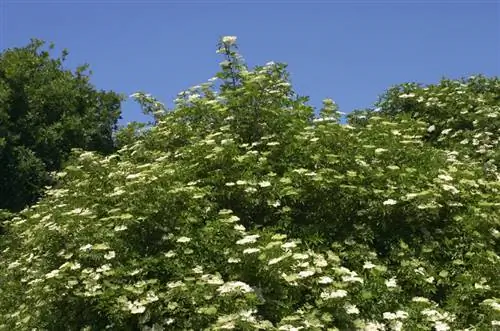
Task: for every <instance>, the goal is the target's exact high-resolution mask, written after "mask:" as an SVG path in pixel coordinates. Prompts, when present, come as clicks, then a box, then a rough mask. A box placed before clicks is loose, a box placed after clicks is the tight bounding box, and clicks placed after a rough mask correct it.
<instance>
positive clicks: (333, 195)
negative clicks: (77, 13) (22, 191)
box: [0, 37, 500, 330]
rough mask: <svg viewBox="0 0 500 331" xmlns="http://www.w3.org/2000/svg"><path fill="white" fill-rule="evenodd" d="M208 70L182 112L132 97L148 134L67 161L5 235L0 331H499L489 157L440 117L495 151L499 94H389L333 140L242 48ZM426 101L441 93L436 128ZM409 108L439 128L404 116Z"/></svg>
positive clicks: (495, 211)
mask: <svg viewBox="0 0 500 331" xmlns="http://www.w3.org/2000/svg"><path fill="white" fill-rule="evenodd" d="M219 52H220V53H221V54H222V55H223V56H224V57H225V60H224V62H222V63H221V67H222V70H221V72H220V73H218V74H217V76H216V77H215V78H214V79H210V80H209V82H208V83H204V84H201V85H199V86H196V87H193V88H192V89H190V90H188V91H186V92H183V93H181V94H180V95H179V97H178V98H177V99H176V105H175V108H174V109H173V110H170V111H168V110H166V109H164V108H163V106H162V105H161V104H160V103H159V102H158V101H157V100H155V99H154V98H153V97H151V96H149V95H146V94H143V93H138V94H135V95H134V97H135V98H136V99H138V101H139V102H140V103H141V104H142V105H143V106H144V107H145V109H147V111H148V112H151V113H153V114H154V115H155V116H156V121H157V124H156V125H155V126H153V127H152V128H151V129H150V130H149V131H147V132H145V133H143V134H142V135H141V136H140V137H138V138H136V139H135V140H131V143H130V144H128V145H126V146H124V147H122V148H121V149H120V150H119V151H117V152H116V153H114V154H112V155H110V156H100V155H98V154H97V153H93V152H88V151H81V150H80V151H78V150H75V151H74V158H73V160H72V162H71V163H70V165H69V166H67V167H66V168H65V169H64V170H63V171H61V172H59V173H58V177H59V178H60V180H61V185H60V187H58V188H52V189H49V190H47V191H46V193H45V194H46V197H45V198H44V199H42V200H41V201H40V202H38V203H37V204H36V205H34V206H33V207H32V208H30V209H27V210H24V211H23V212H21V213H19V215H17V216H16V217H14V218H13V219H11V220H10V221H9V222H8V228H7V230H8V234H7V236H6V237H7V239H8V241H7V242H6V243H5V248H4V249H3V252H2V255H1V258H2V260H3V261H4V263H3V264H2V265H1V266H0V269H1V270H0V283H1V284H2V286H1V289H0V321H1V323H0V324H1V325H0V328H3V329H5V330H13V329H15V330H31V329H33V328H35V329H38V330H59V329H64V330H103V329H111V330H227V329H234V330H259V329H260V330H301V329H302V330H383V329H387V330H449V329H453V330H459V329H462V330H466V329H467V330H473V329H477V330H490V329H491V328H492V325H498V323H500V322H498V321H499V320H500V308H499V307H500V301H499V299H500V291H499V289H500V287H499V286H500V278H499V277H498V274H499V270H500V257H499V256H498V252H499V239H500V233H499V231H498V227H499V220H500V218H499V207H500V201H499V198H498V196H499V195H498V193H499V192H498V190H499V188H500V180H499V173H498V171H497V170H495V169H494V168H493V166H491V167H490V168H488V172H487V173H486V172H485V169H484V167H483V164H484V163H488V162H489V160H486V159H484V157H489V156H490V155H491V156H492V157H493V156H494V155H495V154H494V153H495V152H494V148H493V147H492V148H489V147H487V146H485V147H484V148H485V149H487V150H491V151H492V152H491V154H488V153H489V152H488V153H479V156H478V157H477V158H476V154H475V153H472V149H470V150H466V149H460V148H458V147H460V146H469V145H466V144H460V143H458V144H456V143H454V140H452V139H451V134H450V135H447V134H445V133H443V132H444V131H445V130H447V129H448V127H447V126H446V123H447V119H446V116H445V115H440V114H438V112H440V111H441V110H443V109H446V110H447V111H449V112H450V113H451V114H455V113H453V112H452V109H455V111H456V112H457V113H460V112H461V111H462V109H469V112H470V114H469V115H468V116H470V119H471V120H472V122H474V121H475V120H476V119H477V120H478V121H479V122H478V124H477V125H476V126H475V130H476V131H475V133H474V134H479V133H480V132H481V133H482V135H481V136H480V137H476V139H477V140H478V141H480V143H479V144H478V145H474V143H472V145H473V146H475V147H474V148H478V149H479V148H482V147H481V146H483V144H487V145H492V144H497V143H498V120H499V119H498V117H494V116H490V115H491V114H495V112H497V111H498V98H497V99H496V101H495V102H496V103H493V102H492V100H493V99H494V97H493V96H492V97H491V98H490V99H487V98H486V95H484V96H483V93H486V94H487V93H489V92H484V90H482V89H481V88H479V87H480V86H481V84H482V85H484V86H485V90H487V91H489V89H493V87H494V88H497V87H498V80H495V79H492V80H490V79H487V78H477V79H471V80H469V81H466V82H462V83H457V82H451V81H450V82H443V83H441V85H437V86H432V87H429V88H428V89H429V90H425V89H421V88H416V87H415V91H419V92H418V93H419V94H418V96H417V92H408V91H400V92H398V90H396V89H393V90H390V92H389V93H388V95H387V96H386V97H385V99H383V100H384V101H383V103H382V104H381V105H380V107H381V108H382V110H383V111H381V112H379V113H374V112H371V113H369V114H368V116H366V118H364V119H363V118H360V116H365V115H361V114H360V113H359V112H358V113H355V114H353V115H352V116H351V123H350V124H348V125H344V124H340V113H339V112H338V109H337V107H336V105H335V103H334V102H333V101H331V100H325V102H324V106H323V108H322V109H321V110H320V112H319V115H318V116H315V114H314V110H313V109H312V108H311V107H310V106H308V105H307V99H306V98H303V97H299V96H297V95H296V93H294V92H293V90H292V87H291V84H290V81H289V79H288V74H287V71H286V66H285V65H284V64H277V63H268V64H266V65H264V66H257V67H256V68H254V69H253V70H250V69H248V67H247V66H246V65H245V64H244V63H243V60H242V59H241V57H240V56H239V55H238V54H237V52H236V44H235V38H234V37H225V38H223V39H222V41H221V43H220V44H219ZM446 84H448V85H451V86H455V87H454V90H453V91H450V89H448V90H444V91H443V89H444V88H446V86H448V85H446ZM475 84H476V85H478V86H479V87H477V88H475V87H474V86H475ZM495 84H496V85H495ZM443 86H444V87H443ZM412 88H413V87H412ZM412 91H413V90H412ZM420 91H422V92H421V93H420ZM424 91H426V92H424ZM429 91H433V92H432V93H437V94H439V93H443V96H442V98H443V100H441V101H433V102H438V103H441V105H440V106H436V108H433V109H434V110H432V111H431V110H430V109H428V108H426V107H427V106H426V102H430V101H429V100H428V99H426V98H433V97H434V96H433V95H432V94H431V92H429ZM440 91H441V92H440ZM460 91H463V92H464V93H458V92H460ZM410 93H413V94H415V96H411V97H410V96H408V94H410ZM405 95H406V96H405ZM411 98H418V99H420V98H423V100H422V101H416V102H419V103H418V104H417V105H418V107H419V108H418V112H419V113H424V114H425V112H426V111H428V112H429V114H431V115H432V116H433V117H431V115H429V117H417V116H414V115H415V114H414V113H412V112H411V111H402V110H404V109H410V108H404V107H410V106H405V105H406V103H405V104H403V105H398V104H397V102H409V101H408V100H410V99H411ZM480 98H484V100H485V103H484V104H482V106H481V107H476V108H469V104H471V103H480V101H478V100H479V99H480ZM401 100H404V101H401ZM433 100H434V99H433ZM461 100H463V102H464V103H463V104H461V103H460V102H462V101H461ZM487 100H488V101H487ZM460 105H462V106H463V107H462V106H460ZM412 107H413V106H412ZM428 107H434V104H433V103H430V104H429V106H428ZM398 109H402V110H401V111H399V110H398ZM411 109H414V108H411ZM433 111H434V112H435V113H433ZM443 111H444V110H443ZM476 113H477V114H476ZM474 114H476V115H474ZM488 114H490V115H488ZM441 116H443V117H441ZM456 116H457V117H458V115H456ZM484 117H487V118H488V119H489V120H488V121H487V123H488V127H487V128H486V127H484V131H481V130H482V129H481V126H480V125H479V123H483V122H481V121H482V118H484ZM431 119H432V120H431ZM457 121H458V120H457ZM450 123H451V122H450ZM450 125H453V128H454V130H455V126H454V125H458V124H456V123H455V122H452V123H451V124H450ZM495 125H496V126H495ZM433 126H434V129H432V127H433ZM492 128H497V129H496V131H494V132H493V131H491V134H487V133H486V132H490V131H487V130H493V129H492ZM462 130H463V134H464V135H469V134H472V133H470V132H469V131H465V129H462ZM433 137H435V138H433ZM441 138H442V139H441ZM455 138H456V139H458V136H457V137H455ZM472 139H473V138H472ZM495 139H496V140H495ZM494 141H495V142H494ZM490 164H492V165H493V164H494V162H490Z"/></svg>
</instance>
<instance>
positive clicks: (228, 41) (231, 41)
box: [222, 36, 237, 45]
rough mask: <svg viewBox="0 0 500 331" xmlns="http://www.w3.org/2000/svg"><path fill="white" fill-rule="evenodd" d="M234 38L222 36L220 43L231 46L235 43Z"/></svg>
mask: <svg viewBox="0 0 500 331" xmlns="http://www.w3.org/2000/svg"><path fill="white" fill-rule="evenodd" d="M236 39H237V37H236V36H224V37H222V42H223V43H224V44H226V45H233V44H235V43H236Z"/></svg>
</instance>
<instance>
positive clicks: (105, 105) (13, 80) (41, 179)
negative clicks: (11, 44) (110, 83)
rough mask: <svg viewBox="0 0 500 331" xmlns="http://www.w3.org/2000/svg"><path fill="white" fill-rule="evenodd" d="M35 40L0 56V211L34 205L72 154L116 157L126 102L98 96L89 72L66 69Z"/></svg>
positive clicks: (101, 93)
mask: <svg viewBox="0 0 500 331" xmlns="http://www.w3.org/2000/svg"><path fill="white" fill-rule="evenodd" d="M44 45H45V43H44V42H43V41H40V40H36V39H33V40H31V42H30V43H29V44H28V45H27V46H25V47H20V48H11V49H7V50H5V51H3V52H2V53H1V54H0V183H1V185H0V209H8V210H11V211H18V210H20V209H22V208H24V207H25V206H27V205H30V204H31V203H33V202H35V201H36V200H37V198H38V197H39V196H40V194H41V192H42V191H43V188H44V186H46V185H50V184H51V183H52V179H51V177H50V172H52V171H57V170H59V169H61V167H62V165H63V163H64V162H65V161H66V160H67V158H68V156H69V153H70V150H71V149H72V148H82V149H85V150H92V151H96V152H100V153H104V154H108V153H111V152H113V151H114V149H115V147H114V143H113V137H112V133H113V131H114V130H115V129H116V125H117V121H118V119H119V117H120V102H121V100H122V97H121V96H120V95H118V94H117V93H114V92H107V91H102V90H97V89H96V88H95V87H94V86H93V85H92V84H91V83H90V81H89V75H90V72H89V71H88V66H87V65H83V66H80V67H78V68H77V69H76V70H75V71H71V70H68V69H65V68H64V67H63V63H64V61H65V59H66V57H67V55H68V52H67V51H66V50H64V51H63V52H62V54H61V56H60V57H57V58H53V57H52V56H51V54H50V53H49V51H50V50H52V49H53V45H50V46H49V47H48V49H47V48H46V47H44Z"/></svg>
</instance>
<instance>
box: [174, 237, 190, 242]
mask: <svg viewBox="0 0 500 331" xmlns="http://www.w3.org/2000/svg"><path fill="white" fill-rule="evenodd" d="M190 241H191V238H188V237H180V238H179V239H177V242H178V243H188V242H190Z"/></svg>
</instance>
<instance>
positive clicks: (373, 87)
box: [0, 0, 500, 124]
mask: <svg viewBox="0 0 500 331" xmlns="http://www.w3.org/2000/svg"><path fill="white" fill-rule="evenodd" d="M224 35H235V36H237V37H238V44H239V47H240V52H241V54H242V55H243V57H244V58H245V60H246V62H247V63H248V64H249V65H250V66H251V67H253V66H254V65H262V64H265V63H266V62H268V61H275V62H285V63H288V65H289V67H288V69H289V71H290V73H291V79H292V84H293V86H294V88H295V90H296V91H297V92H298V93H299V94H300V95H307V96H310V98H311V100H310V104H311V105H313V106H316V107H318V106H320V105H321V100H322V99H324V98H332V99H334V100H335V101H336V102H337V103H338V104H339V106H340V109H341V111H344V112H349V111H351V110H354V109H358V108H365V107H370V106H372V105H373V103H374V102H375V101H376V100H377V97H378V96H379V95H380V94H381V93H383V92H384V90H386V89H387V88H389V87H390V86H391V85H394V84H398V83H403V82H410V81H411V82H419V83H436V82H438V81H439V80H440V79H441V78H442V77H447V78H460V77H465V76H470V75H473V74H484V75H487V76H500V2H499V1H494V0H492V1H480V0H476V1H472V0H471V1H424V0H422V1H410V0H407V1H404V0H401V1H371V2H370V1H355V0H354V1H333V0H331V1H326V0H325V1H292V0H290V1H284V0H283V1H250V0H248V1H209V0H207V1H168V0H164V1H159V0H158V1H147V0H146V1H127V0H121V1H105V0H103V1H92V0H88V1H76V0H75V1H71V0H66V1H43V0H40V1H23V0H17V1H16V0H0V49H1V50H4V49H6V48H11V47H17V46H24V45H26V44H27V43H28V42H29V39H30V38H39V39H42V40H45V41H48V42H54V43H55V45H56V49H55V52H56V53H55V54H56V55H57V54H59V53H60V51H61V50H62V49H63V48H67V49H68V50H69V52H70V53H69V56H68V60H67V62H66V66H67V67H68V68H75V67H76V66H77V65H79V64H83V63H88V64H90V67H91V70H92V71H93V75H92V79H91V82H92V83H93V84H94V85H95V86H96V87H97V88H99V89H105V90H113V91H116V92H119V93H125V94H127V95H129V94H131V93H133V92H136V91H139V90H140V91H145V92H148V93H151V94H153V95H154V96H156V97H157V98H158V99H159V100H160V101H162V102H164V103H165V104H166V105H167V106H168V107H171V106H172V100H173V99H174V98H175V96H176V95H177V93H179V92H180V91H182V90H185V89H187V88H189V87H191V86H193V85H197V84H199V83H202V82H205V81H206V80H207V79H209V78H210V77H212V76H213V75H214V74H215V73H216V72H217V71H218V70H219V66H218V64H219V62H220V61H222V58H221V56H220V55H218V54H216V53H215V51H216V44H217V42H218V39H219V38H220V37H221V36H224ZM122 111H123V114H122V117H123V120H122V121H121V123H122V124H125V123H127V122H129V121H133V120H140V121H142V120H145V119H146V117H145V116H143V115H142V114H141V112H140V109H139V106H138V105H137V104H136V103H135V102H134V101H132V100H129V101H126V102H124V104H123V108H122Z"/></svg>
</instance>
